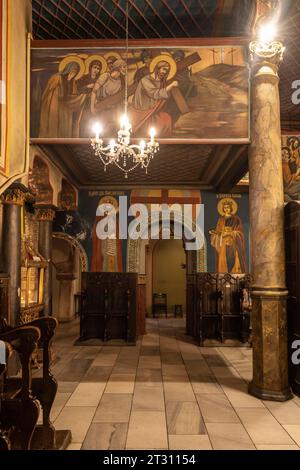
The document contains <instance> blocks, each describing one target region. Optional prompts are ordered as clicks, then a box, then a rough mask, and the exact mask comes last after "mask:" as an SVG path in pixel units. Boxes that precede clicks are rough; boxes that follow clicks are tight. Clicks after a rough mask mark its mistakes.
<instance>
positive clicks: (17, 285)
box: [1, 183, 28, 326]
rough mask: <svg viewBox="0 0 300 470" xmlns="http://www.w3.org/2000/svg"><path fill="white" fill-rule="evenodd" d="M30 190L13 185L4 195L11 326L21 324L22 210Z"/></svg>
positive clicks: (4, 250) (4, 249)
mask: <svg viewBox="0 0 300 470" xmlns="http://www.w3.org/2000/svg"><path fill="white" fill-rule="evenodd" d="M27 193H28V189H27V188H26V187H25V186H23V185H22V184H21V183H14V184H12V185H11V186H10V187H9V188H8V189H7V190H6V191H5V192H4V193H3V194H2V195H1V202H2V204H3V224H2V225H3V231H2V259H3V268H4V271H5V272H6V273H7V274H9V276H10V324H11V325H12V326H17V325H19V324H20V300H21V208H22V206H23V204H24V199H25V197H26V194H27Z"/></svg>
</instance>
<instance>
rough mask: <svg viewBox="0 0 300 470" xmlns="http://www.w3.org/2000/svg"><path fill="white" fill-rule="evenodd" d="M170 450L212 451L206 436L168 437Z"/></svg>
mask: <svg viewBox="0 0 300 470" xmlns="http://www.w3.org/2000/svg"><path fill="white" fill-rule="evenodd" d="M169 449H170V450H212V446H211V443H210V440H209V437H208V436H207V435H203V434H202V435H198V436H197V435H195V436H191V435H187V436H184V435H178V434H176V435H169Z"/></svg>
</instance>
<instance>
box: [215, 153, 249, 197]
mask: <svg viewBox="0 0 300 470" xmlns="http://www.w3.org/2000/svg"><path fill="white" fill-rule="evenodd" d="M248 149H249V147H248V146H247V145H243V146H235V147H233V148H232V151H231V153H230V157H229V158H228V160H227V162H226V163H227V164H226V166H225V165H224V168H221V169H220V172H219V175H218V177H217V178H216V181H215V182H214V183H215V184H214V186H215V187H216V190H217V191H218V192H228V191H230V190H231V189H232V188H233V186H235V185H236V184H237V183H238V182H239V181H240V179H241V178H242V177H243V176H244V175H245V174H246V173H247V171H248Z"/></svg>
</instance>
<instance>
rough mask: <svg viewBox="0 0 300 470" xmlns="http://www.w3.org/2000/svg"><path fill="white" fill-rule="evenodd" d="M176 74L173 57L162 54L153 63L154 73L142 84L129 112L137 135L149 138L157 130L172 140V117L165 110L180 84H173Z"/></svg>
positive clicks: (152, 69) (140, 83)
mask: <svg viewBox="0 0 300 470" xmlns="http://www.w3.org/2000/svg"><path fill="white" fill-rule="evenodd" d="M175 74H176V63H175V61H174V59H172V58H171V57H170V56H167V55H163V54H161V55H159V56H157V57H155V58H154V59H153V60H152V62H151V64H150V73H149V74H147V75H145V76H144V77H143V78H141V80H140V81H139V83H138V86H137V88H136V91H135V93H134V96H133V100H132V106H131V108H130V112H129V117H130V120H131V122H132V127H133V133H134V134H135V135H143V136H145V135H147V134H148V133H149V129H150V128H151V127H152V126H153V127H155V128H156V129H158V130H159V136H160V137H171V135H172V117H171V115H170V114H169V113H167V112H164V110H163V109H162V108H163V107H164V105H165V103H166V102H167V100H168V99H169V97H170V92H171V90H172V88H174V87H177V86H178V82H177V81H176V80H173V81H172V78H173V77H174V76H175ZM167 81H169V83H167Z"/></svg>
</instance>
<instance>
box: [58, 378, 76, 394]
mask: <svg viewBox="0 0 300 470" xmlns="http://www.w3.org/2000/svg"><path fill="white" fill-rule="evenodd" d="M78 384H79V382H63V381H61V380H58V382H57V385H58V389H57V392H58V393H73V392H74V390H75V388H76V387H77V385H78Z"/></svg>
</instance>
